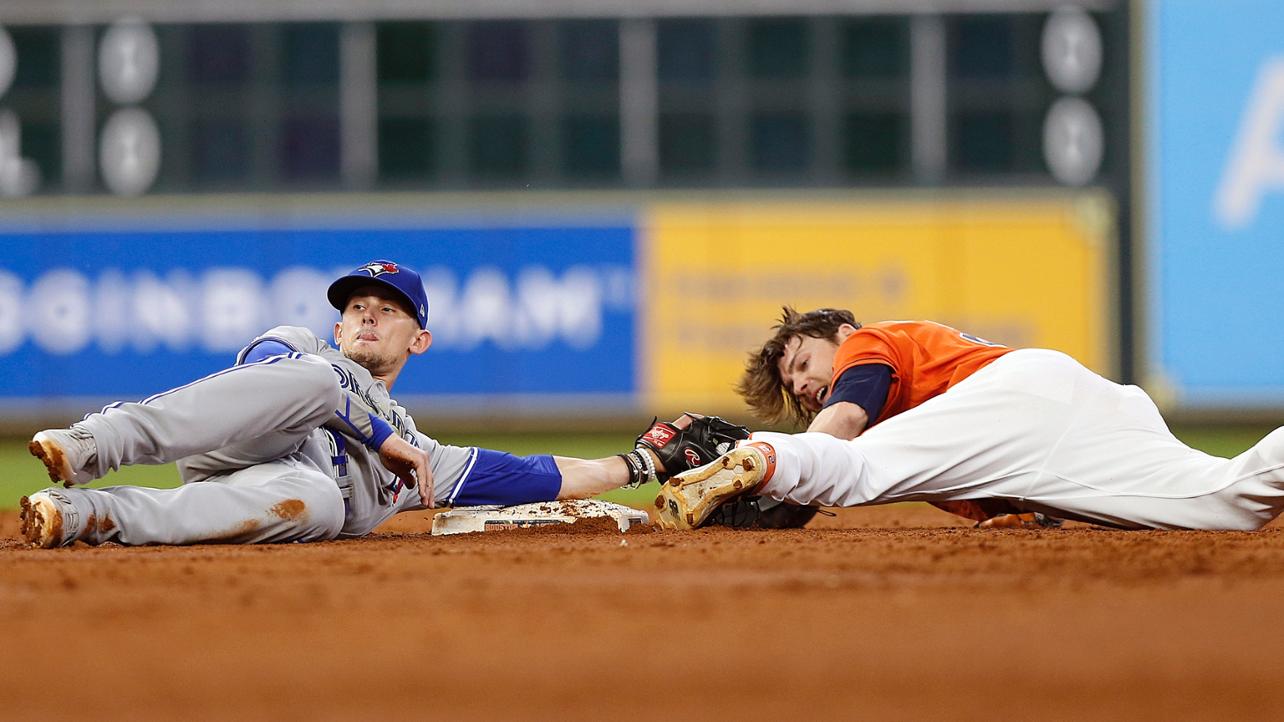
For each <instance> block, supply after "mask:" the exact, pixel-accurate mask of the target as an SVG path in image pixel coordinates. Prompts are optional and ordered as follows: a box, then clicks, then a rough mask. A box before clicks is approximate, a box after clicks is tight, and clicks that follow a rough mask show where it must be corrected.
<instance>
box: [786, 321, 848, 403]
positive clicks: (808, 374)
mask: <svg viewBox="0 0 1284 722" xmlns="http://www.w3.org/2000/svg"><path fill="white" fill-rule="evenodd" d="M836 353H838V344H837V343H835V342H834V341H833V340H832V339H827V338H814V337H812V336H794V337H793V338H791V339H789V343H787V344H785V353H784V355H783V356H781V357H780V362H779V366H778V368H779V369H780V380H781V382H782V383H783V384H784V386H785V390H787V391H788V392H789V393H791V394H793V395H794V397H795V398H797V399H798V403H799V405H800V406H802V407H803V408H804V409H807V410H808V411H812V412H816V411H820V407H821V406H823V405H824V403H825V399H827V398H829V380H830V378H831V377H832V376H833V374H834V355H835V354H836Z"/></svg>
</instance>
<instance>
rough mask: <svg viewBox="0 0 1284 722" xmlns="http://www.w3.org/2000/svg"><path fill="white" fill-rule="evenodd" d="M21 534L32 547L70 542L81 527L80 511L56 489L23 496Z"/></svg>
mask: <svg viewBox="0 0 1284 722" xmlns="http://www.w3.org/2000/svg"><path fill="white" fill-rule="evenodd" d="M19 503H20V504H21V506H22V538H23V539H24V540H26V542H27V543H28V544H30V545H31V546H33V547H38V548H41V549H52V548H54V547H65V546H69V545H70V544H71V543H72V542H74V541H75V540H76V536H77V535H78V533H79V531H80V514H79V512H77V511H76V508H75V507H74V506H72V504H71V500H70V499H68V498H67V497H66V496H64V495H63V494H61V493H59V492H58V491H57V490H56V489H46V490H44V491H38V492H36V493H34V494H32V495H31V496H24V497H22V500H21V501H20V502H19Z"/></svg>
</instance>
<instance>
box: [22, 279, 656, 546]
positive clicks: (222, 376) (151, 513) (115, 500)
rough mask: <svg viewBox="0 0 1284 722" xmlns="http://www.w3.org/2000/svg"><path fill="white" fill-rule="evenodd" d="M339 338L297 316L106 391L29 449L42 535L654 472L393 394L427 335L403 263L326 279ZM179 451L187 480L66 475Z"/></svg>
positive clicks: (217, 534) (440, 500)
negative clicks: (91, 407) (428, 423)
mask: <svg viewBox="0 0 1284 722" xmlns="http://www.w3.org/2000/svg"><path fill="white" fill-rule="evenodd" d="M327 295H328V298H329V300H330V303H331V304H332V305H334V307H335V308H337V309H338V310H339V311H340V314H341V316H340V320H339V321H338V322H337V323H336V324H335V327H334V341H335V344H336V345H337V347H338V348H337V349H336V348H334V347H332V346H331V345H330V344H328V343H327V342H326V341H323V340H322V339H320V338H317V337H316V336H315V335H314V334H313V333H311V332H310V331H308V330H306V329H303V328H296V327H288V326H281V327H277V328H274V329H271V330H270V331H268V332H267V333H265V334H263V335H261V336H259V337H258V338H256V339H254V340H253V341H252V342H251V343H250V344H249V345H248V346H246V347H245V348H244V349H243V350H242V351H241V352H240V354H239V355H238V357H237V363H236V365H235V366H233V367H231V368H229V369H226V370H223V371H220V372H218V373H214V374H211V375H209V376H206V377H205V378H202V379H199V380H197V381H194V382H192V383H190V384H187V385H185V386H181V387H179V388H176V389H170V390H168V391H165V392H163V393H159V394H156V395H155V396H152V397H151V398H148V399H146V400H143V401H141V402H137V403H115V404H112V405H110V406H108V407H106V408H105V409H103V410H102V411H101V412H98V413H93V414H89V415H88V416H86V417H85V418H84V420H82V421H80V422H78V423H76V424H73V425H72V426H71V427H70V428H67V429H51V430H46V431H41V432H40V433H37V434H36V435H35V437H34V438H33V439H32V441H31V444H30V445H29V448H30V450H31V452H32V453H33V454H34V455H36V456H37V457H39V458H40V459H41V460H42V461H43V462H44V464H45V466H46V467H47V469H48V471H49V475H50V477H51V478H52V479H53V480H54V481H56V482H62V483H63V484H64V485H65V486H66V487H67V488H50V489H45V490H43V491H40V492H37V493H35V494H32V495H31V496H30V497H24V498H23V499H22V502H21V504H22V534H23V536H24V538H25V539H26V540H27V541H28V542H29V543H31V544H33V545H35V546H40V547H57V546H66V545H69V544H72V543H73V542H75V541H77V540H79V541H84V542H87V543H89V544H100V543H103V542H108V541H111V542H117V543H120V544H129V545H136V544H194V543H203V542H224V543H256V542H289V541H300V542H302V541H318V540H325V539H335V538H342V537H357V536H362V535H364V534H367V533H369V532H370V531H371V530H372V529H374V528H375V527H376V526H378V525H379V524H380V523H382V522H383V521H385V520H387V519H388V518H389V517H391V516H392V515H394V514H396V513H398V512H402V511H408V510H412V509H423V508H425V507H433V506H438V505H476V504H502V505H510V504H521V503H529V502H535V501H546V500H551V499H570V498H584V497H588V496H592V495H594V494H598V493H601V492H602V491H605V490H608V489H612V488H616V487H620V486H623V485H625V484H627V483H630V482H632V483H638V482H640V481H645V480H649V479H655V478H656V471H657V469H656V463H655V462H656V458H657V457H656V456H655V455H653V454H649V453H644V452H643V451H642V450H640V449H635V450H634V451H631V452H628V453H626V454H621V455H619V456H614V457H608V458H605V459H597V460H583V459H571V458H565V457H553V456H548V455H541V456H530V457H516V456H513V455H510V454H505V453H502V452H498V451H492V450H488V449H479V448H473V447H458V446H449V445H446V444H441V443H438V442H437V441H435V440H434V439H432V438H430V437H428V436H425V435H424V434H422V433H420V432H419V431H418V430H417V429H416V427H415V422H414V419H412V418H411V417H410V414H409V413H407V412H406V409H404V408H402V407H401V406H400V405H398V404H397V402H396V401H394V400H393V398H392V397H391V396H390V395H389V391H390V390H391V389H392V386H393V384H394V382H395V381H396V380H397V377H398V375H399V374H400V373H401V371H402V368H403V367H404V366H405V364H406V362H407V361H408V360H409V359H410V357H412V356H416V355H418V354H422V353H424V352H425V351H427V350H428V348H429V346H430V345H431V344H432V334H431V333H430V332H429V331H428V296H427V293H426V292H425V290H424V287H423V283H422V281H421V280H420V277H419V275H418V274H417V273H415V272H414V271H413V270H411V269H409V268H407V267H405V266H401V265H398V264H396V263H394V262H392V261H384V260H380V261H374V262H371V263H367V264H365V265H363V266H361V267H360V268H357V269H355V270H353V271H352V272H351V273H349V274H347V275H345V276H343V277H342V278H339V279H338V280H336V281H335V282H334V283H333V284H332V285H331V286H330V288H329V291H328V294H327ZM174 461H177V462H178V470H179V473H180V475H181V477H182V481H183V484H182V486H180V487H178V488H175V489H148V488H141V487H131V486H117V487H109V488H103V489H83V488H78V487H77V485H79V484H84V483H87V482H90V481H92V480H94V479H97V478H100V477H102V476H103V475H105V474H107V473H108V472H110V471H112V470H115V469H118V468H120V467H121V466H123V465H127V464H160V463H167V462H174Z"/></svg>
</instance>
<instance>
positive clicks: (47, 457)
mask: <svg viewBox="0 0 1284 722" xmlns="http://www.w3.org/2000/svg"><path fill="white" fill-rule="evenodd" d="M27 451H30V452H31V455H32V456H34V457H36V458H37V459H40V461H41V462H42V463H43V464H44V465H45V470H46V471H48V472H49V479H50V480H51V481H55V482H62V484H63V486H67V487H70V486H72V485H73V484H75V483H76V481H75V479H76V471H75V469H72V468H71V462H70V461H68V460H67V453H66V452H65V451H63V448H62V446H61V445H59V444H58V442H57V441H54V439H53V437H52V436H50V435H49V434H48V433H46V432H44V431H41V432H39V433H37V434H36V435H35V436H33V437H31V443H29V444H27Z"/></svg>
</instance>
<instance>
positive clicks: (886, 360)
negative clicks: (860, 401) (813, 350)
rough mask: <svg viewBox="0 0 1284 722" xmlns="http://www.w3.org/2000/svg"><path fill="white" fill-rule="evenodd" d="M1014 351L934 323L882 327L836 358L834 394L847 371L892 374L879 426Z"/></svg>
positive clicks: (860, 334)
mask: <svg viewBox="0 0 1284 722" xmlns="http://www.w3.org/2000/svg"><path fill="white" fill-rule="evenodd" d="M1010 351H1012V349H1010V348H1008V347H1006V346H1000V345H998V344H994V343H990V342H989V341H985V340H983V339H979V338H977V337H975V336H970V335H968V334H966V333H963V332H962V331H959V330H958V329H953V328H950V327H949V326H945V325H942V324H939V323H933V322H931V321H880V322H878V323H871V324H868V325H865V326H862V327H861V328H860V329H858V330H857V331H856V333H853V334H852V335H851V336H849V337H847V340H846V341H844V342H843V343H842V345H841V346H839V347H838V353H837V354H836V355H835V356H834V376H833V379H832V380H831V381H830V387H831V388H832V387H833V385H834V383H835V382H837V381H838V377H839V376H840V375H842V373H843V372H844V371H846V370H847V369H849V368H851V367H853V366H860V365H862V364H883V365H884V366H890V367H891V369H892V383H891V386H890V387H888V389H887V401H886V402H885V403H884V404H883V408H882V411H881V413H879V414H878V417H877V418H878V421H882V420H883V419H887V418H890V417H892V416H895V415H897V414H899V413H901V412H902V411H908V410H909V409H912V408H914V407H915V406H918V405H919V404H921V403H923V402H924V401H927V400H928V399H930V398H932V397H933V396H939V395H941V394H943V393H945V392H946V391H947V390H948V389H949V388H950V387H951V386H953V385H954V384H957V383H958V382H960V381H962V380H963V379H965V378H967V377H968V376H971V375H972V374H974V373H976V372H977V371H978V370H980V369H981V368H983V367H985V365H986V364H988V363H990V362H991V361H993V360H994V359H996V358H998V357H1000V356H1002V355H1003V354H1005V353H1008V352H1010Z"/></svg>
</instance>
